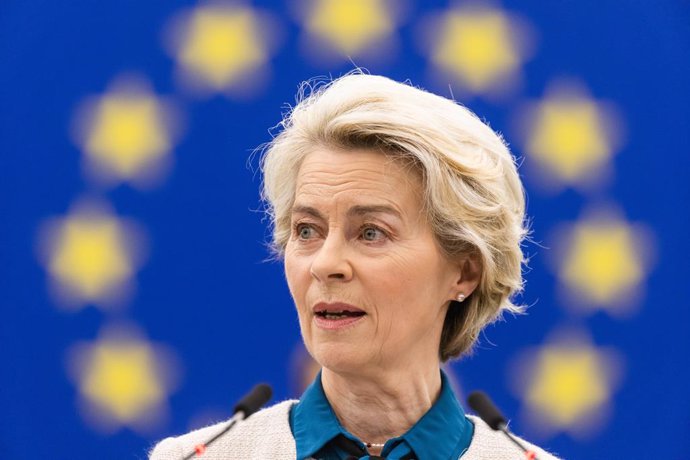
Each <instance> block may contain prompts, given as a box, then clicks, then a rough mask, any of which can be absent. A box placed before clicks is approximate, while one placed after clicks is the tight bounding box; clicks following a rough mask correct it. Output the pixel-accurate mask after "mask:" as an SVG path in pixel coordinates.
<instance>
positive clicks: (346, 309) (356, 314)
mask: <svg viewBox="0 0 690 460" xmlns="http://www.w3.org/2000/svg"><path fill="white" fill-rule="evenodd" d="M313 311H314V322H315V323H316V324H317V326H319V327H321V328H323V329H340V328H342V327H345V326H349V325H351V324H354V323H356V322H357V321H359V320H360V319H361V318H362V317H363V316H365V315H366V312H364V311H363V310H361V309H359V308H357V307H355V306H353V305H349V304H344V303H330V304H328V303H318V304H316V305H315V306H314V309H313Z"/></svg>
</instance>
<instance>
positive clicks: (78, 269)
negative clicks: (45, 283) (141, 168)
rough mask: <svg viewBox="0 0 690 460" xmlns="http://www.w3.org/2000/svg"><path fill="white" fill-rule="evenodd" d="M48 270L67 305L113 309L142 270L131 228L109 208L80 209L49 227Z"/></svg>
mask: <svg viewBox="0 0 690 460" xmlns="http://www.w3.org/2000/svg"><path fill="white" fill-rule="evenodd" d="M44 232H45V233H44V240H45V241H43V242H42V245H43V247H44V255H43V256H44V258H45V265H46V269H47V270H48V272H49V273H50V275H51V277H52V278H53V281H54V282H55V283H57V287H58V288H59V291H61V292H62V293H64V294H65V296H66V299H65V300H67V302H66V303H68V304H73V305H74V306H78V305H82V304H83V303H86V302H93V303H96V304H99V305H104V304H108V303H109V302H108V301H109V300H112V299H113V297H114V296H117V295H118V294H119V293H120V291H122V290H125V287H126V286H127V284H128V283H129V282H130V281H131V278H132V276H133V275H134V271H135V269H136V268H137V266H138V265H139V260H138V259H139V258H140V257H139V256H138V255H137V254H136V251H135V250H134V246H133V245H134V244H135V243H136V242H137V239H138V238H139V237H138V235H137V234H136V232H135V231H134V229H133V228H131V225H130V224H129V223H127V222H126V221H123V220H120V219H117V218H116V217H114V216H112V215H111V214H109V213H108V212H107V211H106V210H105V209H100V208H94V207H88V206H86V205H81V206H78V207H77V209H75V210H74V211H73V212H71V213H70V215H68V216H67V217H66V218H64V219H57V220H55V221H53V222H52V223H50V224H47V225H46V226H45V230H44Z"/></svg>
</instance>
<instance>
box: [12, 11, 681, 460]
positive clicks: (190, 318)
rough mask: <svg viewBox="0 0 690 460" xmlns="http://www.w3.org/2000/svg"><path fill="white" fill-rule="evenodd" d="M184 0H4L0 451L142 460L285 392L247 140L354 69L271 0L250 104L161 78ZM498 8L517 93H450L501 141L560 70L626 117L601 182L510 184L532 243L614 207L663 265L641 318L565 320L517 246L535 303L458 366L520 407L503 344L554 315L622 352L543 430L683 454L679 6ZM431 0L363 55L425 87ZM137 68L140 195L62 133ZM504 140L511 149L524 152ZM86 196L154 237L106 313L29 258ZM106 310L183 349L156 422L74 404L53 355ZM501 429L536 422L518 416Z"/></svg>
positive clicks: (275, 290)
mask: <svg viewBox="0 0 690 460" xmlns="http://www.w3.org/2000/svg"><path fill="white" fill-rule="evenodd" d="M195 5H196V4H195V3H193V2H182V1H167V2H141V1H124V0H121V1H104V2H92V1H83V0H74V1H69V2H49V1H36V0H32V1H23V2H19V1H9V0H6V1H4V2H3V3H2V5H0V307H1V308H2V320H1V321H0V360H1V363H2V365H1V366H0V457H1V458H8V459H34V458H36V459H38V458H51V459H67V458H97V457H100V458H145V456H146V451H147V449H148V448H150V446H151V445H152V444H153V442H154V441H155V440H157V439H160V438H162V437H164V436H167V435H171V434H178V433H181V432H185V431H187V430H188V429H189V427H190V419H191V418H192V416H193V415H194V414H197V413H198V411H199V410H200V408H213V410H215V411H216V413H218V414H220V416H229V415H230V408H231V406H232V403H233V401H235V400H236V399H237V398H239V397H240V396H241V395H242V394H243V393H244V392H245V391H246V390H247V389H248V388H250V387H251V386H252V385H253V384H254V383H256V382H258V381H267V382H270V383H271V384H272V385H273V387H274V389H275V396H274V400H281V399H284V398H288V397H294V396H296V394H295V393H296V392H297V391H298V390H297V389H296V388H295V386H294V385H293V384H292V381H293V373H294V372H295V371H294V370H293V368H292V366H291V363H292V362H293V354H294V350H295V349H296V347H298V344H299V342H300V337H299V330H298V324H297V320H296V315H295V313H294V310H293V307H292V303H291V299H290V296H289V293H288V291H287V287H286V285H285V283H284V281H283V275H282V267H281V265H280V264H279V263H276V262H266V261H265V259H266V258H267V256H268V253H267V251H266V247H265V241H266V240H267V236H268V232H267V229H266V222H265V221H263V220H262V215H261V213H260V212H256V210H257V209H260V207H261V204H260V201H259V195H258V190H259V186H260V180H261V177H260V174H259V173H256V172H255V171H254V169H256V161H254V168H251V167H248V166H247V163H248V158H249V156H250V153H251V151H252V150H253V149H254V148H255V147H257V146H258V145H260V144H262V143H264V142H267V141H268V140H270V135H269V133H268V128H269V127H270V126H273V125H275V124H276V123H277V122H279V121H280V119H281V112H282V109H283V107H284V103H286V102H288V103H290V102H293V101H294V94H295V93H296V90H297V86H298V84H299V83H300V82H301V81H303V80H306V79H308V78H311V77H314V76H318V75H334V76H337V75H339V74H342V73H344V72H346V71H349V70H351V69H352V67H353V66H352V63H351V62H349V61H348V60H346V59H342V60H341V61H340V62H338V63H335V64H334V63H328V64H326V63H319V62H318V61H316V60H313V59H306V58H305V57H304V55H303V53H302V52H300V50H299V47H298V44H297V43H298V36H299V34H300V31H301V24H300V23H299V22H298V21H294V20H293V19H292V17H291V15H290V14H289V13H288V7H287V6H286V4H285V3H283V2H267V1H265V2H253V3H252V6H256V7H262V8H266V9H268V10H269V11H271V12H272V13H274V14H275V16H276V17H277V18H278V20H279V22H280V23H281V24H282V27H283V31H282V38H281V40H282V42H281V44H280V46H279V47H278V50H277V51H276V53H275V54H274V55H273V56H272V57H271V59H270V61H269V66H270V67H271V69H272V71H271V75H270V76H269V77H268V84H267V86H266V87H265V88H264V89H263V90H262V91H261V92H260V93H258V94H256V95H254V96H251V97H248V98H246V99H244V100H243V99H241V98H232V97H227V96H223V95H212V96H210V97H206V98H195V97H192V96H189V95H186V94H185V93H184V92H183V91H181V90H180V88H179V86H178V85H177V84H176V83H175V81H174V79H173V77H172V75H173V73H174V68H175V62H174V60H173V59H172V58H171V57H170V56H169V55H168V54H166V52H165V51H164V50H163V46H162V40H161V30H162V29H163V27H164V26H165V24H166V22H167V21H168V20H169V18H170V17H171V16H172V15H173V14H175V13H176V12H177V11H179V10H180V9H182V8H185V7H193V6H195ZM500 6H501V7H503V8H505V9H506V10H508V11H511V12H517V13H520V14H521V15H523V16H524V17H526V18H528V19H529V21H530V22H531V23H532V25H533V27H534V28H535V29H536V30H537V31H538V37H539V38H538V46H537V51H536V53H535V57H533V58H532V59H530V60H528V61H526V62H525V64H524V65H523V69H522V71H523V73H524V76H525V78H524V84H523V85H522V86H521V87H520V89H519V90H518V92H517V94H516V95H514V96H513V97H512V99H511V98H509V99H507V100H503V101H502V102H496V101H491V100H487V99H486V98H482V97H473V98H469V99H468V100H463V101H462V102H463V103H465V104H466V105H468V106H469V107H470V108H472V109H473V110H474V111H475V112H477V113H478V114H479V115H480V116H481V117H483V118H486V119H487V120H490V122H491V125H492V127H494V128H495V129H497V130H499V131H506V133H507V134H506V137H507V138H508V140H509V141H510V131H509V125H510V121H511V120H510V115H511V113H512V109H513V108H514V107H515V102H516V101H519V100H523V99H536V98H539V97H541V96H542V94H543V92H544V88H545V87H546V86H547V85H548V82H549V81H551V80H552V79H553V78H555V77H559V76H562V75H565V76H574V77H577V78H580V79H582V80H584V81H586V83H587V86H588V88H589V90H590V91H591V93H592V94H593V95H594V96H595V97H600V98H603V99H607V100H610V101H614V102H615V104H616V105H617V106H618V107H619V109H620V110H621V112H622V113H623V116H624V122H625V125H626V131H627V136H626V139H627V140H626V142H625V144H624V145H623V147H622V148H621V149H620V151H619V152H618V153H617V154H616V155H615V156H614V157H613V159H612V160H611V161H612V167H613V169H614V171H615V173H614V177H613V178H612V179H611V180H610V181H609V182H608V183H607V185H606V186H605V187H599V188H595V189H594V190H587V191H582V190H576V189H574V188H565V189H564V190H562V191H560V192H557V193H547V192H544V191H543V190H541V189H539V188H538V187H536V186H535V185H534V184H531V183H529V182H526V187H527V191H528V195H529V210H528V212H529V214H530V215H531V216H533V217H534V219H533V225H532V227H533V232H534V238H535V240H537V241H543V240H545V239H546V238H547V236H548V234H549V232H550V231H551V229H552V228H553V227H554V225H556V224H557V223H560V222H566V221H573V220H575V219H577V217H578V216H580V215H581V213H582V211H583V209H586V208H587V207H588V206H589V205H590V204H592V203H600V202H607V203H610V202H613V203H616V205H617V206H619V207H620V208H622V209H624V212H625V216H626V218H627V219H629V220H630V221H632V222H643V223H645V225H647V226H648V227H649V228H651V230H652V231H653V233H654V234H655V236H656V239H655V241H656V243H655V244H656V253H657V262H656V264H655V265H654V267H653V268H652V269H651V270H650V271H649V274H648V275H647V276H646V277H645V279H644V280H643V282H644V284H645V285H646V294H645V297H644V299H642V302H641V306H640V309H639V311H638V312H637V313H635V314H634V315H632V316H630V317H627V318H622V319H621V318H614V317H612V316H610V315H607V314H606V313H605V312H603V311H598V312H596V313H594V314H590V315H578V314H573V313H572V312H570V311H569V310H567V309H565V308H563V307H562V306H561V305H560V304H559V301H558V299H557V296H556V287H555V286H556V283H557V280H556V278H555V276H554V275H553V273H552V271H551V270H550V269H549V268H548V264H547V262H546V256H545V254H544V253H545V252H547V251H548V249H546V248H540V247H538V246H536V245H534V246H530V247H528V251H529V252H530V253H531V254H533V258H532V261H531V263H530V270H529V271H528V273H527V274H526V278H527V290H526V292H525V294H524V295H523V296H522V301H523V302H525V303H527V304H534V306H533V307H532V308H531V309H530V314H529V315H528V316H526V317H520V318H515V319H513V318H509V319H508V321H507V322H502V323H498V324H497V325H496V326H491V327H490V328H489V329H488V331H487V332H486V334H485V337H486V340H483V342H482V345H481V347H480V349H479V350H478V352H477V353H476V355H475V356H473V357H471V358H469V359H466V360H463V361H460V362H458V363H454V364H453V365H452V369H453V371H454V373H455V374H456V375H457V378H458V380H459V381H460V384H461V386H462V388H466V389H474V388H483V389H485V390H486V391H487V392H489V393H490V394H491V395H493V396H494V397H495V399H496V401H497V403H498V404H499V406H501V408H502V409H503V410H504V412H506V413H507V414H511V415H512V414H517V413H518V412H519V410H520V407H521V401H520V399H519V398H518V397H516V396H515V395H514V394H513V393H511V392H510V391H509V390H508V384H507V379H509V375H508V374H507V370H506V369H507V368H508V366H509V363H510V362H511V360H512V359H513V356H514V355H515V353H516V351H518V350H521V349H524V348H525V347H530V346H539V345H540V344H542V342H543V341H544V339H545V337H546V336H547V335H548V334H549V332H550V331H552V330H554V329H555V328H557V327H561V326H564V325H575V326H577V327H580V328H585V329H586V330H587V331H589V334H591V337H592V340H593V342H594V343H595V344H597V345H602V346H606V347H612V348H615V349H616V350H618V352H620V353H621V354H622V355H623V356H624V357H625V363H626V369H625V373H624V376H623V379H622V383H621V386H620V387H619V388H618V389H617V390H615V391H614V392H613V396H612V399H611V404H612V411H613V414H612V417H611V419H610V420H609V421H608V423H607V424H606V426H605V427H603V428H602V429H601V430H600V431H599V432H598V433H597V434H596V435H594V436H592V437H590V438H587V439H578V438H575V437H572V436H570V435H568V434H567V433H556V434H554V435H552V436H550V437H548V438H546V439H541V440H540V439H538V438H537V441H538V442H539V443H540V444H542V445H544V446H546V447H548V448H549V449H550V450H553V451H555V452H558V453H559V454H560V455H562V456H563V457H565V458H669V459H687V458H690V437H689V436H688V434H689V433H690V396H688V394H687V389H688V388H689V387H690V371H689V370H688V354H689V353H690V338H689V334H688V325H690V312H689V309H688V302H687V300H686V299H685V296H686V291H687V288H688V282H687V277H688V275H690V270H688V263H687V260H688V256H690V250H689V249H690V248H689V247H688V246H689V245H688V239H687V234H688V231H689V230H690V226H689V225H688V215H689V212H688V206H687V203H688V199H689V198H690V186H688V179H689V177H688V171H689V167H690V160H689V157H690V155H689V150H688V148H689V147H690V142H689V141H690V139H689V137H690V134H689V133H690V130H689V129H688V128H689V126H688V113H687V108H688V107H689V106H690V91H688V84H689V82H690V78H689V77H690V26H689V24H690V7H688V3H687V2H682V1H664V0H658V1H629V2H620V1H611V0H604V1H597V2H593V1H579V2H575V1H550V2H517V1H506V2H503V3H502V4H501V5H500ZM447 7H448V3H447V2H433V1H429V2H412V3H410V8H411V11H412V15H411V18H410V19H409V20H408V21H407V22H406V23H405V24H402V25H401V26H400V27H399V28H398V29H397V31H396V33H397V34H398V36H399V39H400V42H401V48H400V50H399V52H398V53H397V54H396V56H395V57H394V58H392V59H390V60H388V62H382V63H378V62H376V61H375V60H374V61H366V62H363V63H362V65H366V67H367V69H369V71H370V72H371V73H380V74H384V75H387V76H389V77H391V78H393V79H397V80H405V79H410V80H411V81H412V82H413V83H415V84H418V85H421V86H431V83H430V82H429V81H428V80H427V74H426V73H425V69H426V67H427V64H428V58H427V57H426V56H425V55H424V54H422V53H420V52H419V51H418V47H417V46H416V45H415V43H414V41H415V34H414V27H413V24H414V18H415V17H419V16H422V15H423V14H424V13H426V12H427V11H436V10H440V9H445V8H447ZM355 62H356V63H357V64H360V63H359V62H357V60H355ZM131 71H134V72H137V73H139V74H141V75H144V76H145V77H146V78H147V79H148V80H149V82H150V83H151V85H152V87H153V88H154V89H155V91H156V92H157V93H159V94H165V95H175V97H176V100H177V102H178V104H179V105H180V107H181V108H182V111H183V113H184V117H185V120H186V123H185V124H186V127H185V130H184V135H183V136H182V137H181V139H180V141H179V143H177V144H176V145H175V147H174V149H173V152H172V155H173V156H174V161H175V163H174V166H173V167H172V169H171V171H170V173H169V174H168V175H167V176H166V178H165V180H164V182H163V183H162V184H161V185H159V186H157V187H155V188H152V189H151V190H146V191H142V190H139V189H136V188H134V187H131V186H129V185H128V184H127V183H123V184H120V185H118V186H115V187H105V186H99V185H98V184H97V183H94V182H93V181H90V180H88V179H87V178H86V177H85V176H84V174H83V171H82V169H81V166H80V161H81V157H82V155H83V153H82V152H81V151H80V149H79V147H78V146H76V145H75V143H74V142H73V141H72V140H71V139H70V135H69V129H70V123H71V120H72V119H73V116H74V111H75V109H76V107H77V106H78V104H79V102H80V101H82V100H83V99H84V98H85V97H86V96H89V95H94V94H100V93H103V92H104V91H105V89H106V86H107V84H108V83H109V82H110V81H112V79H113V78H114V77H115V76H117V75H119V74H121V73H123V72H131ZM440 92H441V93H442V94H444V95H448V94H447V93H444V92H443V91H440ZM513 150H514V151H515V153H516V154H517V155H522V152H521V151H520V147H519V146H517V145H514V146H513ZM83 196H91V197H97V198H99V199H101V200H105V201H107V202H108V203H110V204H111V206H112V207H113V208H114V209H115V210H116V211H117V214H119V215H122V216H127V217H131V218H134V219H136V220H137V221H138V222H140V223H141V224H142V225H143V226H144V227H145V229H146V233H147V235H148V237H149V256H148V258H147V260H146V263H145V264H144V265H143V267H142V268H141V269H140V270H139V271H138V272H137V274H136V283H137V288H136V292H135V295H134V296H133V298H132V300H131V301H130V302H129V303H128V304H127V305H126V307H124V308H121V309H119V310H115V311H104V310H103V309H100V308H97V307H95V306H86V307H85V308H81V309H78V310H75V311H73V312H69V311H66V310H64V309H60V308H57V307H56V305H55V303H56V302H55V300H54V299H53V298H52V297H51V296H50V295H49V292H48V289H47V278H48V275H47V273H46V271H45V269H44V268H43V266H42V265H41V264H40V263H39V261H38V259H37V257H36V247H35V246H36V238H37V232H38V229H39V228H40V226H41V224H42V223H43V222H44V221H45V220H46V219H47V218H50V217H55V216H60V215H64V214H66V213H67V212H68V210H69V207H70V206H71V205H72V203H73V202H74V201H75V200H76V199H77V198H80V197H83ZM120 319H122V320H127V321H130V322H133V323H136V324H137V325H138V327H140V328H141V329H142V330H143V331H145V334H146V336H147V338H148V339H149V340H151V341H152V342H156V343H164V344H166V345H168V346H169V347H171V349H173V350H174V352H175V353H176V355H177V357H178V359H179V361H180V363H181V375H182V377H181V385H180V387H179V388H178V389H177V390H176V391H174V392H173V393H172V394H171V395H170V396H169V400H168V403H169V406H170V413H171V418H170V419H169V420H167V421H166V422H165V423H164V424H162V425H160V426H159V427H157V429H156V430H155V431H154V432H149V433H146V434H142V433H139V432H137V431H135V430H132V429H129V428H127V427H123V428H121V429H119V430H117V431H116V432H115V433H110V434H104V433H100V432H98V431H97V430H94V429H93V428H91V427H90V426H89V425H88V424H87V423H85V421H84V420H83V419H82V418H81V416H80V415H79V412H78V411H77V410H76V406H75V400H76V397H77V396H76V395H77V393H78V389H77V388H76V387H75V385H74V384H73V383H72V382H71V381H70V380H69V379H68V378H67V376H66V369H65V355H66V353H67V350H69V349H70V347H71V346H72V345H73V344H75V343H77V342H80V341H92V340H94V339H95V337H96V336H97V334H98V331H99V330H100V329H101V328H102V327H103V326H104V325H106V324H108V323H110V322H112V321H115V320H120ZM513 428H514V430H515V431H516V432H518V433H521V434H525V435H526V436H527V437H530V432H529V430H528V429H527V428H526V427H523V426H521V425H520V422H519V420H516V421H515V423H514V424H513Z"/></svg>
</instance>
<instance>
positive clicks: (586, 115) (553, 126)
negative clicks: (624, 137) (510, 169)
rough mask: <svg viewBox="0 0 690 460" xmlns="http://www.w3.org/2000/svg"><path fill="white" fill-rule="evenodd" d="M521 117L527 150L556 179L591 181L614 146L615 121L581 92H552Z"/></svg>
mask: <svg viewBox="0 0 690 460" xmlns="http://www.w3.org/2000/svg"><path fill="white" fill-rule="evenodd" d="M521 116H522V117H525V118H526V119H527V122H526V124H525V130H526V131H527V132H526V133H525V135H526V138H527V139H526V145H525V150H526V153H527V154H528V155H529V156H531V157H532V158H534V159H535V160H536V161H537V162H538V164H540V165H542V166H543V167H544V168H545V169H546V172H547V173H548V174H550V175H551V176H553V178H554V179H556V180H557V181H558V182H562V183H566V184H577V183H584V182H587V181H591V179H592V177H591V176H592V175H593V174H594V175H596V174H597V173H598V170H599V169H601V168H602V167H604V166H606V165H607V163H608V161H609V160H610V158H611V156H612V155H613V154H614V150H615V148H616V144H617V142H616V139H615V137H616V136H615V130H612V129H611V127H612V126H615V123H616V120H615V119H614V117H613V115H611V114H610V113H609V112H607V111H606V110H605V109H604V108H603V106H602V104H599V103H597V102H596V101H594V100H592V99H591V98H590V97H588V96H587V95H586V93H585V92H584V91H581V90H578V91H576V92H568V91H565V90H556V91H552V92H551V94H550V95H548V96H547V97H545V99H544V100H542V101H541V102H540V103H538V104H537V105H536V107H533V108H532V109H531V110H528V111H525V113H524V114H523V115H521Z"/></svg>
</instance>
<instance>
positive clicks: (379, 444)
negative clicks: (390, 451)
mask: <svg viewBox="0 0 690 460" xmlns="http://www.w3.org/2000/svg"><path fill="white" fill-rule="evenodd" d="M364 445H365V446H367V449H368V448H370V447H376V448H378V449H383V446H385V445H386V443H385V442H382V443H378V442H365V443H364Z"/></svg>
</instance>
